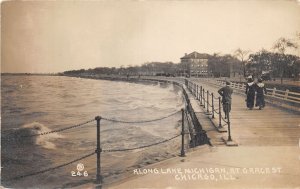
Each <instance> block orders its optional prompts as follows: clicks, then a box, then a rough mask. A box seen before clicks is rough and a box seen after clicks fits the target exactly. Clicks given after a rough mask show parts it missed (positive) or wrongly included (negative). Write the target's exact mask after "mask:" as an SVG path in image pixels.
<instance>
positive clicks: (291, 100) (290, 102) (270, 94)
mask: <svg viewBox="0 0 300 189" xmlns="http://www.w3.org/2000/svg"><path fill="white" fill-rule="evenodd" d="M206 82H209V83H212V84H215V85H218V86H224V85H225V81H224V80H212V79H211V80H207V81H206ZM230 86H231V87H232V88H233V89H235V90H238V91H239V92H240V93H242V94H244V93H245V90H246V85H245V83H238V82H231V85H230ZM266 89H267V94H266V95H265V96H266V98H265V99H266V101H268V102H270V103H274V104H278V105H281V106H283V107H287V108H290V109H295V110H298V111H299V107H300V93H297V92H291V91H289V90H288V89H287V90H285V91H284V90H279V89H276V88H275V87H274V88H266Z"/></svg>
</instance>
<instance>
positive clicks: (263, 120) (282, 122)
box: [192, 79, 300, 146]
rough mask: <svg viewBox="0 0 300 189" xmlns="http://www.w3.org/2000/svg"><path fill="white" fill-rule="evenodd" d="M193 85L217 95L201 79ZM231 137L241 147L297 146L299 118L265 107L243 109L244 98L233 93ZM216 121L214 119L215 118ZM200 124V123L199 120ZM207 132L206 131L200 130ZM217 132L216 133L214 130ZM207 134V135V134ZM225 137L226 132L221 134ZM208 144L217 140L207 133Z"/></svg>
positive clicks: (294, 113)
mask: <svg viewBox="0 0 300 189" xmlns="http://www.w3.org/2000/svg"><path fill="white" fill-rule="evenodd" d="M192 81H193V82H194V83H196V84H198V85H199V86H202V87H204V89H205V90H209V92H210V93H211V92H213V93H214V94H215V95H217V94H218V93H217V91H218V89H219V88H218V87H217V86H213V85H210V84H208V83H206V82H203V81H201V79H193V80H192ZM230 118H231V119H230V121H231V136H232V139H233V140H235V141H236V142H237V143H238V144H239V145H244V146H299V145H300V144H299V143H300V141H299V140H300V116H299V113H296V112H292V111H288V110H284V109H282V108H279V107H276V106H273V105H271V104H266V107H265V108H264V109H263V110H258V108H255V109H253V110H248V109H247V108H246V103H245V96H243V95H240V94H237V93H233V95H232V110H231V113H230ZM215 119H217V118H215ZM200 121H201V120H200ZM204 129H207V128H204ZM216 132H217V131H216ZM208 134H209V133H208ZM223 135H224V136H227V133H223ZM209 136H210V137H211V138H212V141H219V140H218V139H216V138H215V137H219V136H220V135H216V134H209Z"/></svg>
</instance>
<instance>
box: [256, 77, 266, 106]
mask: <svg viewBox="0 0 300 189" xmlns="http://www.w3.org/2000/svg"><path fill="white" fill-rule="evenodd" d="M255 87H256V103H255V106H258V107H259V109H260V110H261V109H262V108H264V107H265V95H264V94H267V89H266V86H265V84H264V83H263V82H262V79H258V83H257V84H256V85H255Z"/></svg>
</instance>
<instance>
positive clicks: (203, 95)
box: [202, 88, 205, 110]
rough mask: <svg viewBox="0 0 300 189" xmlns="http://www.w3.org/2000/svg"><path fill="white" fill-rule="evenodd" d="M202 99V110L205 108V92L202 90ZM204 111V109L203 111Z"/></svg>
mask: <svg viewBox="0 0 300 189" xmlns="http://www.w3.org/2000/svg"><path fill="white" fill-rule="evenodd" d="M202 97H203V108H205V90H204V88H203V94H202ZM204 110H205V109H204Z"/></svg>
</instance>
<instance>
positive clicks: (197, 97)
mask: <svg viewBox="0 0 300 189" xmlns="http://www.w3.org/2000/svg"><path fill="white" fill-rule="evenodd" d="M198 91H199V86H198V85H197V95H196V99H197V100H199V96H198V94H199V93H198Z"/></svg>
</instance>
